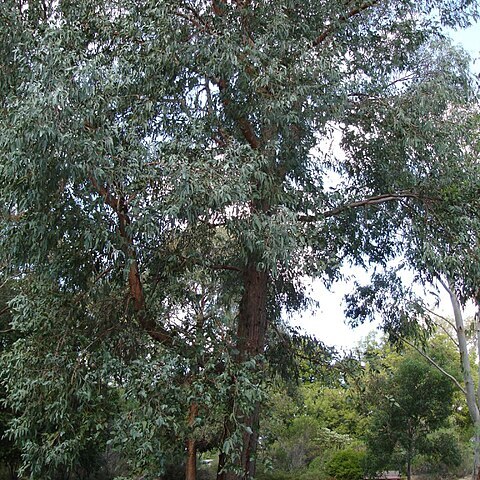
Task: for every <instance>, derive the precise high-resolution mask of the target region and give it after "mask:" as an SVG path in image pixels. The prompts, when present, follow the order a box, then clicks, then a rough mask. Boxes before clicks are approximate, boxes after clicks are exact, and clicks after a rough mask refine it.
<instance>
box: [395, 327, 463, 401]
mask: <svg viewBox="0 0 480 480" xmlns="http://www.w3.org/2000/svg"><path fill="white" fill-rule="evenodd" d="M397 338H398V339H399V340H401V341H402V342H404V343H405V344H407V345H408V346H410V347H412V348H413V349H414V350H416V351H417V352H418V353H419V354H420V355H421V356H422V357H423V358H425V360H427V361H428V362H430V363H431V364H432V365H433V366H434V367H435V368H436V369H437V370H438V371H439V372H441V373H442V374H443V375H445V376H446V377H447V378H449V379H450V380H451V381H452V382H453V383H454V384H455V385H456V386H457V387H458V389H459V390H460V391H461V392H462V393H463V394H464V395H466V394H467V392H466V391H465V389H464V388H463V386H462V384H461V383H460V382H459V381H458V380H457V379H456V378H455V377H454V376H453V375H451V374H450V373H448V372H447V371H446V370H445V369H443V368H442V367H441V366H440V365H439V364H438V363H437V362H436V361H435V360H434V359H433V358H432V357H430V355H428V354H427V353H425V352H424V351H423V350H421V349H420V348H418V347H417V346H416V345H415V344H413V343H412V342H409V341H408V340H407V339H405V338H403V337H399V336H397Z"/></svg>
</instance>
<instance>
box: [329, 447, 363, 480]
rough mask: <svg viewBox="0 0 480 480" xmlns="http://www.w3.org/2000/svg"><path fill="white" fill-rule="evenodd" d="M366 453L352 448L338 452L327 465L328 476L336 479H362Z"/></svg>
mask: <svg viewBox="0 0 480 480" xmlns="http://www.w3.org/2000/svg"><path fill="white" fill-rule="evenodd" d="M364 464H365V453H364V452H362V451H359V450H353V449H351V448H349V449H345V450H340V451H339V452H336V453H335V454H334V455H333V456H332V458H331V459H330V460H329V461H328V462H327V464H326V465H325V471H326V473H327V475H328V476H330V477H332V478H335V479H336V480H362V478H363V477H364Z"/></svg>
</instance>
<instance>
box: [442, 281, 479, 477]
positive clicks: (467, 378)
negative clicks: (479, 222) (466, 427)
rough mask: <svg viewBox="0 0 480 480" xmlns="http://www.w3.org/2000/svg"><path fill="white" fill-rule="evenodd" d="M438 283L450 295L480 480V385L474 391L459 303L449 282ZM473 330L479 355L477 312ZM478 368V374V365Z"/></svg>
mask: <svg viewBox="0 0 480 480" xmlns="http://www.w3.org/2000/svg"><path fill="white" fill-rule="evenodd" d="M440 283H441V284H442V285H443V287H444V288H445V290H446V291H447V292H448V294H449V295H450V301H451V302H452V307H453V315H454V319H455V328H456V331H457V339H458V347H459V353H460V361H461V363H462V374H463V382H464V384H465V398H466V400H467V405H468V412H469V414H470V418H471V420H472V423H473V426H474V429H475V433H474V436H473V452H474V455H473V471H472V478H473V480H480V410H479V399H480V385H479V387H478V389H476V388H475V383H474V381H473V377H472V368H471V364H470V358H469V357H468V346H467V338H466V335H465V323H464V321H463V313H462V307H461V305H460V301H459V299H458V297H457V295H456V294H455V289H454V287H453V285H452V283H451V282H448V283H445V282H443V281H442V280H440ZM475 330H476V339H475V340H476V342H477V351H478V352H479V353H480V318H479V313H478V312H477V314H476V315H475ZM479 358H480V357H479ZM478 368H479V373H480V365H479V367H478Z"/></svg>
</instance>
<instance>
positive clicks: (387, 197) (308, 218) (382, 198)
mask: <svg viewBox="0 0 480 480" xmlns="http://www.w3.org/2000/svg"><path fill="white" fill-rule="evenodd" d="M407 198H415V199H417V200H418V199H420V198H421V197H420V195H419V194H418V193H414V192H407V191H405V192H399V193H385V194H383V195H375V196H372V197H367V198H365V199H363V200H357V201H356V202H351V203H347V204H345V205H341V206H339V207H336V208H333V209H332V210H327V211H326V212H324V213H323V214H320V215H300V216H299V217H298V220H300V221H301V222H317V221H319V220H322V219H324V218H329V217H335V216H337V215H339V214H341V213H343V212H345V211H348V210H351V209H352V208H359V207H369V206H371V205H379V204H382V203H387V202H392V201H397V202H398V201H402V200H405V199H407Z"/></svg>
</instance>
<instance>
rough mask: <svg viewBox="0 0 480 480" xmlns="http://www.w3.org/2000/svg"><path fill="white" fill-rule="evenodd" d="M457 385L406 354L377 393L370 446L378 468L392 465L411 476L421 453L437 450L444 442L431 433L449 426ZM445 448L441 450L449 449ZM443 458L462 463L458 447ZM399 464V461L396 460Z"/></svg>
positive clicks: (425, 363) (426, 363)
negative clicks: (447, 424) (403, 469)
mask: <svg viewBox="0 0 480 480" xmlns="http://www.w3.org/2000/svg"><path fill="white" fill-rule="evenodd" d="M453 392H454V385H453V384H452V382H451V381H450V379H448V378H447V377H445V376H444V375H442V373H441V372H438V371H436V370H434V369H433V367H432V366H431V365H429V364H428V362H427V361H426V360H424V359H423V358H419V357H418V356H417V358H415V355H411V356H410V357H406V358H403V359H402V360H401V361H400V362H399V364H398V365H397V368H396V369H395V370H394V372H393V375H392V376H391V378H389V379H388V380H387V382H386V384H385V385H384V388H383V389H382V391H378V392H377V393H378V395H379V397H378V398H379V399H380V402H379V403H378V404H377V405H376V406H375V407H376V410H375V412H374V413H373V416H372V423H371V425H370V431H369V435H368V436H367V445H368V447H369V453H370V457H369V458H370V462H369V463H370V465H371V466H372V467H373V470H374V471H379V470H382V469H386V468H387V467H389V466H392V464H396V465H398V466H402V467H405V470H406V473H407V478H408V479H410V478H411V476H412V462H413V460H414V458H415V457H416V456H417V455H418V454H421V453H424V454H426V453H429V454H432V453H434V452H435V450H436V448H439V447H440V446H441V443H440V442H438V443H437V442H436V441H435V440H434V439H433V438H432V437H429V435H430V434H432V433H433V432H435V431H436V430H438V429H439V428H440V427H442V426H445V425H446V421H447V419H448V417H449V416H450V414H451V413H452V403H453V402H452V399H453ZM444 452H445V449H442V450H441V453H444ZM443 461H444V462H447V463H448V462H450V461H451V462H452V463H453V464H454V463H455V462H457V463H459V454H458V449H457V451H454V455H453V456H451V457H444V458H443ZM397 462H398V463H397Z"/></svg>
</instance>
